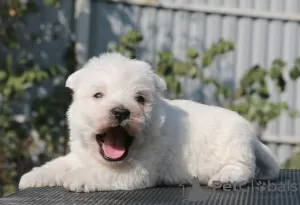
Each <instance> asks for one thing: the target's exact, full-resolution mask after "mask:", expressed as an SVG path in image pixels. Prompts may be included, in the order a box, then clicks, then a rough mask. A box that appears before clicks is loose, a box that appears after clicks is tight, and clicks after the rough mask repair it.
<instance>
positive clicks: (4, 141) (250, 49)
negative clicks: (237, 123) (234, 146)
mask: <svg viewBox="0 0 300 205" xmlns="http://www.w3.org/2000/svg"><path fill="white" fill-rule="evenodd" d="M106 51H117V52H121V53H123V54H124V55H126V56H128V57H131V58H139V59H143V60H145V61H148V62H149V63H151V64H152V65H153V68H154V69H155V72H157V73H158V74H159V75H161V76H162V77H163V78H164V79H165V80H166V82H167V84H168V91H166V92H165V93H164V94H165V96H166V97H167V98H170V99H173V98H186V99H190V100H194V101H198V102H201V103H206V104H212V105H217V106H222V107H225V108H228V109H231V110H234V111H236V112H238V113H240V114H241V115H243V116H244V117H246V118H247V119H249V120H250V121H251V122H253V123H254V124H255V126H256V127H257V129H258V130H259V136H258V137H259V138H260V140H261V141H262V142H263V143H266V144H267V146H268V147H269V148H270V149H271V150H272V151H273V152H274V153H275V154H276V156H277V157H278V159H279V161H280V163H281V166H282V167H283V168H295V169H299V168H300V154H299V151H300V149H299V148H300V118H299V116H300V115H299V111H300V80H298V78H299V77H300V58H299V57H300V2H299V1H298V0H253V1H249V0H126V1H125V0H107V1H104V0H63V1H59V0H1V1H0V196H3V195H6V194H9V193H11V192H13V191H15V190H16V188H17V184H18V181H19V179H20V177H21V175H22V174H23V173H25V172H27V171H29V170H30V169H31V168H32V167H33V166H38V165H41V164H43V163H44V162H45V161H47V160H50V159H52V158H55V157H57V156H60V155H64V154H65V153H67V152H68V129H67V124H66V116H65V112H66V110H67V108H68V105H69V104H70V102H71V91H70V90H69V89H67V88H65V87H64V83H65V80H66V77H67V76H68V75H69V74H70V73H72V72H74V71H75V70H76V69H78V68H80V66H82V64H84V62H85V61H86V60H87V59H88V58H89V57H91V56H97V55H99V54H100V53H102V52H106Z"/></svg>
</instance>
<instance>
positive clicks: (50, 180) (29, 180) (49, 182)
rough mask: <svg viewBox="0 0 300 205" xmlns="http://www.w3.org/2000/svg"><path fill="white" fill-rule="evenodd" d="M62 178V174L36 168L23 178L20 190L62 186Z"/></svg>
mask: <svg viewBox="0 0 300 205" xmlns="http://www.w3.org/2000/svg"><path fill="white" fill-rule="evenodd" d="M62 177H63V176H62V173H57V172H55V171H53V170H51V169H47V168H35V169H33V170H32V171H30V172H28V173H27V174H24V175H23V176H22V177H21V179H20V183H19V189H25V188H28V187H46V186H49V187H52V186H60V185H61V184H62V183H61V181H62Z"/></svg>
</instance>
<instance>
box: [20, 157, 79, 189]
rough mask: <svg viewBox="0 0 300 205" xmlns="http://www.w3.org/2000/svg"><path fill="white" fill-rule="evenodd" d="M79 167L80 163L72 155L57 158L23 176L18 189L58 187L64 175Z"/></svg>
mask: <svg viewBox="0 0 300 205" xmlns="http://www.w3.org/2000/svg"><path fill="white" fill-rule="evenodd" d="M79 165H80V161H79V159H78V158H77V156H76V155H75V154H73V153H70V154H68V155H66V156H63V157H59V158H57V159H54V160H52V161H50V162H48V163H46V164H45V165H43V166H41V167H36V168H33V169H32V170H31V171H30V172H28V173H26V174H24V175H23V176H22V177H21V179H20V183H19V189H25V188H28V187H45V186H60V185H62V179H63V177H64V176H65V174H66V173H67V172H68V171H70V170H71V169H72V168H73V167H74V166H79Z"/></svg>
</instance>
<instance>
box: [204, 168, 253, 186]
mask: <svg viewBox="0 0 300 205" xmlns="http://www.w3.org/2000/svg"><path fill="white" fill-rule="evenodd" d="M251 176H252V172H251V170H249V169H247V168H246V167H240V166H235V165H228V166H225V167H224V168H223V169H221V171H219V172H218V173H217V174H215V175H214V176H212V177H211V178H210V180H209V181H208V186H210V187H215V186H216V184H217V185H220V184H222V185H224V184H240V185H243V184H245V183H247V182H248V181H249V180H250V179H251Z"/></svg>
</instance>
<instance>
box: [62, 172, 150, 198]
mask: <svg viewBox="0 0 300 205" xmlns="http://www.w3.org/2000/svg"><path fill="white" fill-rule="evenodd" d="M152 173H156V172H152ZM155 183H156V178H155V175H154V174H150V172H146V170H142V169H136V170H134V169H133V170H112V169H110V168H107V167H92V168H91V167H84V168H79V169H76V170H72V171H71V172H69V173H68V174H67V175H66V177H65V178H64V180H63V186H64V188H65V189H67V190H70V191H75V192H94V191H107V190H132V189H141V188H146V187H150V186H154V185H155Z"/></svg>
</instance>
